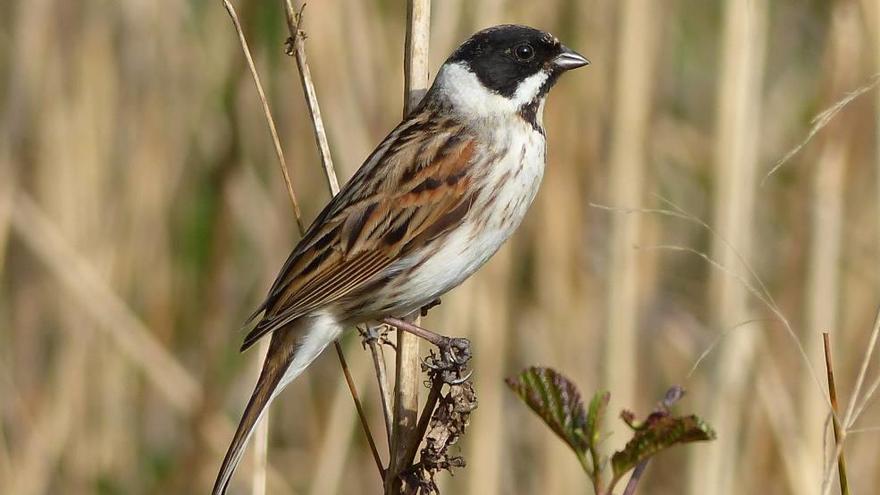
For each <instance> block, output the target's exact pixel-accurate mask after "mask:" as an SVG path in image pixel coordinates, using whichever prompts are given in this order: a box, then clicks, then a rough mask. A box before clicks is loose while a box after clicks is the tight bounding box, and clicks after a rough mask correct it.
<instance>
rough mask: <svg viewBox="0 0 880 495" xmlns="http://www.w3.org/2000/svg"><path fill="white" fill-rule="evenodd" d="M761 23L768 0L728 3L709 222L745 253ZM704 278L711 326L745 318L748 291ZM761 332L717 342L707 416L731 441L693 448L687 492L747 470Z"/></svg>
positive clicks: (714, 276) (718, 244)
mask: <svg viewBox="0 0 880 495" xmlns="http://www.w3.org/2000/svg"><path fill="white" fill-rule="evenodd" d="M766 25H767V2H766V0H753V1H750V2H749V3H748V4H747V5H743V4H742V3H741V2H737V1H735V0H728V1H727V2H725V7H724V20H723V32H722V43H721V52H720V74H719V88H718V93H717V98H718V100H717V101H718V111H717V113H716V115H715V123H716V124H715V125H716V127H715V130H714V132H715V150H714V152H715V156H714V161H715V190H716V195H715V197H714V198H713V201H714V210H715V211H714V220H713V222H712V223H713V225H715V226H716V228H717V229H718V231H719V232H721V233H722V234H723V236H724V237H725V238H726V239H728V240H729V241H730V244H733V245H735V246H736V247H737V250H738V251H739V252H741V253H743V255H744V257H747V258H748V257H750V256H751V252H752V248H751V246H752V240H753V238H754V235H753V231H752V222H753V220H754V218H755V217H754V211H755V174H756V171H757V163H758V150H759V142H760V134H759V133H760V132H761V107H762V101H763V92H762V86H763V84H762V83H763V79H764V58H765V51H766V36H767V35H766ZM712 256H713V257H714V258H716V259H718V260H719V261H720V263H721V264H722V265H724V266H728V267H731V268H732V269H734V270H735V271H737V272H740V271H741V268H738V267H735V266H734V263H735V261H736V255H735V254H734V253H732V252H731V250H730V249H729V248H728V246H727V243H725V242H722V241H720V240H719V239H717V238H716V239H713V240H712ZM709 284H710V298H709V301H708V303H709V304H710V306H711V308H712V314H711V318H712V321H713V325H716V326H718V325H726V324H728V322H730V321H733V320H738V319H742V318H744V317H747V316H748V312H749V309H750V308H749V304H748V293H747V292H746V291H743V290H742V289H743V288H742V287H741V286H740V284H737V283H736V281H735V280H733V279H731V278H730V277H727V276H724V275H721V274H719V273H718V272H714V271H713V272H712V273H711V276H710V281H709ZM760 336H761V334H756V333H754V332H739V333H736V334H733V335H732V336H731V337H732V338H730V339H728V342H727V345H725V346H724V347H722V348H721V352H720V353H719V356H718V357H717V359H718V361H717V363H718V364H717V367H716V369H715V370H714V374H713V377H712V378H711V381H712V382H713V385H712V386H713V387H714V388H716V389H717V390H720V391H723V395H716V396H715V397H714V399H710V401H709V408H710V409H709V410H708V412H707V416H708V420H709V421H710V422H712V424H713V426H714V427H715V428H716V431H717V432H718V438H721V439H725V438H726V439H728V440H727V441H721V442H715V443H713V444H712V445H709V446H707V447H706V448H705V449H699V452H697V451H696V450H694V451H692V452H691V455H692V456H691V461H692V464H691V466H692V467H691V473H690V474H691V476H690V479H689V490H690V493H705V492H706V491H707V490H708V491H712V492H713V493H716V494H718V495H727V494H730V493H732V492H733V489H734V488H733V487H734V480H736V479H738V478H739V479H741V478H743V477H744V476H747V475H749V474H750V473H751V472H750V471H745V472H740V471H739V466H738V458H737V456H736V455H735V454H736V448H737V443H736V442H735V441H734V440H733V439H734V438H737V436H738V435H740V430H741V429H742V426H741V425H742V419H743V417H744V414H743V410H744V408H745V407H747V406H748V405H749V404H750V401H749V400H748V399H747V387H748V380H749V377H750V375H751V373H750V372H751V370H752V365H753V363H754V362H755V359H754V358H755V351H756V350H757V344H758V342H757V338H758V337H760Z"/></svg>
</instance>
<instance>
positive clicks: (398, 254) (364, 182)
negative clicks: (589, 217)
mask: <svg viewBox="0 0 880 495" xmlns="http://www.w3.org/2000/svg"><path fill="white" fill-rule="evenodd" d="M586 63H587V61H586V59H585V58H583V57H582V56H580V55H578V54H576V53H575V52H572V51H571V50H569V49H568V48H566V47H564V46H563V45H561V44H560V43H559V41H558V40H557V39H556V38H554V37H552V36H551V35H549V34H547V33H544V32H541V31H538V30H536V29H533V28H529V27H526V26H513V25H506V26H496V27H494V28H490V29H486V30H484V31H481V32H479V33H476V34H475V35H474V36H472V37H471V38H470V39H469V40H468V41H466V42H465V43H463V44H462V45H461V46H460V47H459V48H458V49H457V50H456V51H455V53H453V54H452V56H450V58H449V59H448V60H447V61H446V62H445V63H444V64H443V66H442V67H441V68H440V71H439V72H438V73H437V77H436V78H435V80H434V84H433V85H432V86H431V89H430V90H429V91H428V93H427V94H426V95H425V97H424V99H423V100H422V103H421V104H420V105H419V106H418V107H417V108H416V109H415V110H414V111H413V112H412V113H411V114H410V115H408V116H407V117H406V118H405V119H404V120H403V122H401V123H400V125H398V126H397V127H396V128H395V129H394V130H393V131H392V132H391V133H390V134H389V135H388V136H387V137H386V138H385V139H384V140H383V141H382V142H381V143H380V144H379V146H377V147H376V149H375V151H373V153H372V154H371V155H370V156H369V157H368V158H367V160H366V161H365V162H364V164H363V165H362V166H361V168H360V169H359V170H358V171H357V172H356V173H355V175H354V176H353V177H352V178H351V179H350V180H349V181H348V183H347V184H346V185H345V186H344V187H343V189H342V191H340V193H339V194H338V195H336V196H335V197H334V198H333V199H332V200H331V201H330V203H329V204H328V205H327V207H325V208H324V210H323V211H322V212H321V214H320V215H318V218H317V219H316V220H315V222H314V223H313V224H312V225H311V227H310V228H309V229H308V231H307V232H306V233H305V235H304V236H303V238H302V239H301V240H300V242H299V244H297V246H296V248H294V250H293V252H292V253H291V254H290V256H289V257H288V258H287V260H286V261H285V263H284V266H283V267H282V269H281V271H280V273H279V274H278V277H277V278H276V280H275V282H274V283H273V284H272V287H271V289H270V290H269V294H268V296H267V297H266V299H265V300H264V301H263V303H262V304H261V305H260V307H259V308H258V310H257V311H256V312H255V313H254V314H253V315H252V316H251V319H253V318H256V317H257V316H261V317H260V320H259V322H258V323H257V324H256V326H255V327H254V329H253V330H252V331H251V332H250V333H248V335H247V337H246V338H245V340H244V344H243V345H242V349H243V350H244V349H247V348H248V347H250V346H252V345H253V344H254V343H255V342H256V341H258V340H259V339H260V338H261V337H263V336H265V335H267V334H270V335H271V341H270V345H269V351H268V354H267V355H266V359H265V361H264V363H263V370H262V373H261V374H260V377H259V379H258V380H257V385H256V387H255V389H254V393H253V395H252V396H251V400H250V402H249V403H248V405H247V407H246V408H245V411H244V414H243V416H242V419H241V422H240V423H239V425H238V428H237V430H236V432H235V435H234V436H233V440H232V444H231V445H230V447H229V450H228V451H227V453H226V457H225V458H224V460H223V464H222V465H221V467H220V471H219V474H218V476H217V480H216V481H215V484H214V489H213V492H212V493H213V494H214V495H222V494H224V493H225V491H226V488H227V487H228V485H229V482H230V480H231V479H232V475H233V473H234V471H235V469H236V466H237V465H238V464H239V462H240V461H241V459H242V456H243V454H244V449H245V446H246V445H247V442H248V439H249V438H250V436H251V434H252V433H253V431H254V428H255V426H256V424H257V423H258V422H259V420H260V418H261V417H262V415H263V414H264V412H265V410H266V408H267V407H268V406H269V404H270V403H271V402H272V400H273V399H274V398H275V397H276V396H277V395H278V394H279V393H280V392H281V390H283V389H284V387H285V386H286V385H287V384H288V383H290V382H291V381H292V380H294V379H295V378H296V377H297V376H299V375H300V374H301V373H302V372H303V371H304V370H305V369H306V368H307V367H308V366H309V365H310V364H311V363H312V361H314V360H315V359H316V358H317V357H318V356H319V355H320V354H321V353H322V352H323V351H324V349H325V348H326V347H327V345H328V344H330V343H331V342H333V340H335V339H337V338H338V337H339V335H340V334H341V333H342V331H343V330H344V329H345V328H346V327H349V326H352V325H353V324H357V323H362V322H365V321H369V320H375V319H380V318H382V317H385V316H402V315H405V314H408V313H410V312H411V311H413V310H416V309H418V308H419V307H422V306H424V305H425V304H427V303H429V302H430V301H432V300H434V299H435V298H437V297H439V296H440V295H442V294H444V293H446V292H447V291H448V290H450V289H452V288H453V287H455V286H457V285H459V284H460V283H461V282H462V281H464V279H466V278H467V277H469V276H470V275H471V274H473V273H474V272H475V271H476V270H477V269H478V268H479V267H480V266H481V265H482V264H483V263H485V262H486V261H487V260H488V259H489V258H490V257H491V256H492V255H493V254H494V253H495V252H496V251H497V250H498V249H499V248H500V247H501V245H502V244H503V243H504V242H505V241H506V240H507V239H508V238H509V237H510V235H511V234H512V233H513V231H514V230H515V229H516V228H517V226H518V225H519V224H520V222H521V221H522V219H523V217H524V216H525V213H526V210H527V209H528V207H529V205H530V204H531V202H532V200H533V199H534V197H535V194H536V192H537V190H538V186H539V184H540V182H541V177H542V175H543V172H544V158H545V140H544V129H543V123H542V114H543V109H544V99H545V97H546V94H547V92H548V91H549V89H550V87H551V86H552V85H553V84H554V83H555V81H556V80H557V78H558V77H559V75H560V74H561V73H562V72H564V71H565V70H569V69H571V68H576V67H580V66H583V65H585V64H586Z"/></svg>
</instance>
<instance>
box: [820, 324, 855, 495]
mask: <svg viewBox="0 0 880 495" xmlns="http://www.w3.org/2000/svg"><path fill="white" fill-rule="evenodd" d="M822 343H823V346H824V348H825V369H826V371H827V373H828V397H829V398H830V399H831V407H832V409H833V411H834V414H833V415H832V416H831V421H832V424H833V426H834V444H835V445H840V440H841V437H842V436H843V433H842V431H841V428H840V420H839V419H838V417H837V412H838V409H837V387H836V386H835V385H834V366H833V364H832V362H831V339H830V338H829V337H828V332H823V333H822ZM837 475H838V477H839V478H840V492H841V494H842V495H849V482H848V481H847V478H846V457H844V454H843V450H841V451H840V454H838V457H837Z"/></svg>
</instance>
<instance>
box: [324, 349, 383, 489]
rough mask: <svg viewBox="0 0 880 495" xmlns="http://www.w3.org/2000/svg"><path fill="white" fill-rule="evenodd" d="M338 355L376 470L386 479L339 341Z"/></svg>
mask: <svg viewBox="0 0 880 495" xmlns="http://www.w3.org/2000/svg"><path fill="white" fill-rule="evenodd" d="M336 355H337V356H338V357H339V364H340V366H342V371H343V372H344V375H345V381H346V382H347V383H348V389H349V390H350V391H351V397H352V399H354V406H355V408H356V409H357V413H358V417H359V418H360V420H361V424H363V425H364V431H365V432H366V433H367V442H368V443H369V444H370V451H371V452H372V453H373V459H374V460H375V461H376V468H378V469H379V474H380V475H381V476H382V477H383V478H384V477H385V468H383V467H382V458H380V457H379V450H378V449H376V442H375V441H374V440H373V435H372V434H370V429H369V427H368V426H367V416H366V414H364V408H363V406H362V405H361V400H360V397H359V396H358V393H357V389H356V388H355V385H354V380H353V379H352V377H351V371H350V370H349V369H348V362H346V361H345V355H344V354H343V353H342V346H340V345H339V342H338V341H337V342H336Z"/></svg>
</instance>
